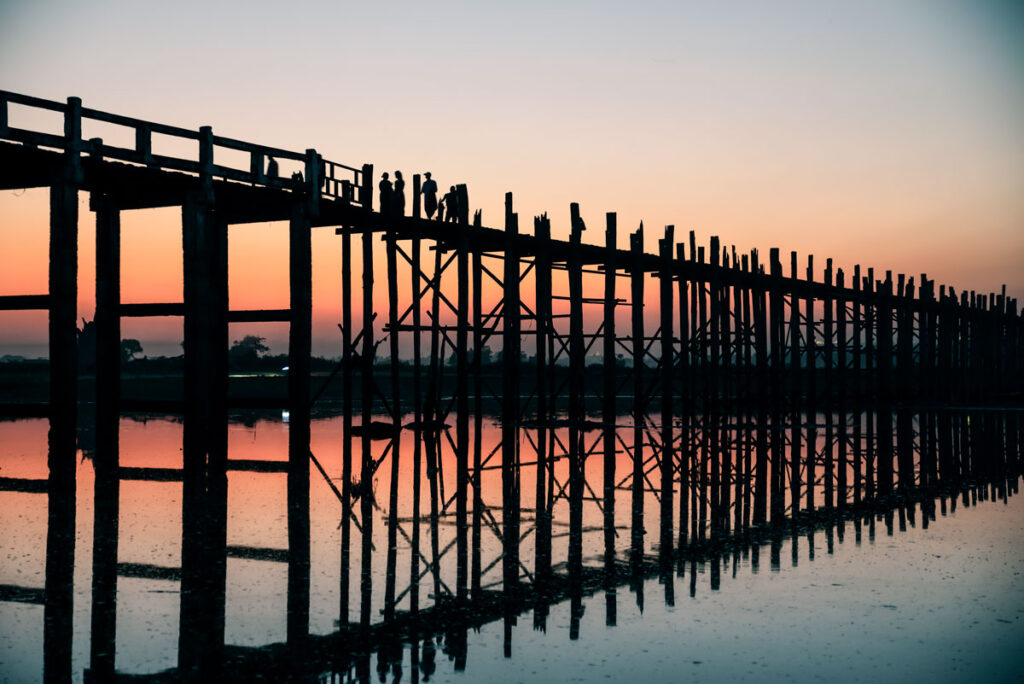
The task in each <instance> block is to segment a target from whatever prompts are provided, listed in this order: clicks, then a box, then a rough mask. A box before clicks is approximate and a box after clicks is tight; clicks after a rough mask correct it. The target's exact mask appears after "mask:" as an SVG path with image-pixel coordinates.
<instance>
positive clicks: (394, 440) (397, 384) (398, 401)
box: [384, 207, 404, 622]
mask: <svg viewBox="0 0 1024 684" xmlns="http://www.w3.org/2000/svg"><path fill="white" fill-rule="evenodd" d="M403 209H404V207H403ZM385 247H386V250H385V251H386V259H387V285H388V357H389V358H388V360H389V362H390V363H389V367H390V371H391V373H390V375H391V426H392V432H391V450H390V451H389V452H388V457H389V458H390V460H391V477H390V478H389V486H388V552H387V559H386V561H385V562H386V564H387V565H386V566H385V571H384V572H385V574H384V578H385V580H384V621H385V622H391V621H392V620H393V619H394V617H395V583H396V575H397V570H398V524H397V523H398V521H397V510H398V480H399V476H400V475H401V453H402V451H401V436H402V377H401V359H400V358H399V354H400V349H401V347H400V344H399V343H400V338H399V330H398V322H399V312H398V235H397V230H396V229H395V221H394V219H392V220H390V221H389V222H388V226H387V232H386V233H385Z"/></svg>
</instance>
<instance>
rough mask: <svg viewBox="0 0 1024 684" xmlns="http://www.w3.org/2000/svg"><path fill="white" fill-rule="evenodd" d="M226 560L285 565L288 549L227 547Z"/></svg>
mask: <svg viewBox="0 0 1024 684" xmlns="http://www.w3.org/2000/svg"><path fill="white" fill-rule="evenodd" d="M226 551H227V557H228V558H240V559H244V560H258V561H267V562H269V563H287V562H288V549H265V548H259V547H256V546H228V547H227V549H226Z"/></svg>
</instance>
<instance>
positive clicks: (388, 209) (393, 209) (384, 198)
mask: <svg viewBox="0 0 1024 684" xmlns="http://www.w3.org/2000/svg"><path fill="white" fill-rule="evenodd" d="M424 176H425V178H426V180H425V181H424V182H423V187H421V188H420V193H421V194H422V195H423V209H424V211H425V212H426V214H427V219H428V220H433V218H434V213H435V212H436V213H437V220H438V221H442V222H444V223H461V222H462V221H463V220H464V218H463V217H465V216H466V215H467V214H468V213H469V212H468V211H463V207H462V206H461V205H462V203H464V202H465V201H466V193H465V190H464V189H462V188H464V186H460V188H456V187H455V186H454V185H453V186H451V188H449V190H448V192H446V193H445V194H444V196H443V197H441V199H440V201H439V200H438V198H437V182H436V181H435V180H434V179H433V178H431V175H430V172H429V171H427V172H426V173H425V174H424ZM377 187H378V188H379V189H380V213H382V214H386V215H391V216H405V179H403V178H402V172H401V171H395V180H394V182H393V183H392V181H391V179H390V178H389V177H388V173H387V171H385V172H384V173H383V175H382V176H381V179H380V183H379V184H378V186H377ZM460 189H461V192H460Z"/></svg>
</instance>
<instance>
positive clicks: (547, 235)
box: [533, 215, 553, 585]
mask: <svg viewBox="0 0 1024 684" xmlns="http://www.w3.org/2000/svg"><path fill="white" fill-rule="evenodd" d="M533 232H534V237H535V238H536V241H537V250H536V256H535V257H534V286H535V288H536V305H537V308H536V313H537V326H536V327H537V380H536V381H537V482H536V485H537V486H536V493H535V506H536V516H537V541H536V543H535V547H534V549H535V554H536V561H535V563H536V572H537V582H538V583H539V584H540V585H543V584H544V583H545V582H546V581H548V580H549V579H550V572H551V509H550V508H549V507H548V505H547V504H548V501H547V500H548V495H547V479H548V473H549V469H550V465H549V452H548V438H549V434H548V422H549V420H550V416H551V410H552V408H553V407H551V406H549V402H548V398H549V392H550V388H549V380H550V369H549V368H548V363H549V360H550V359H549V356H548V348H549V345H550V344H551V332H552V329H553V328H552V319H551V252H550V245H551V222H550V221H549V220H548V217H547V215H544V216H539V217H537V218H536V219H534V222H533Z"/></svg>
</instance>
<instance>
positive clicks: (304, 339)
mask: <svg viewBox="0 0 1024 684" xmlns="http://www.w3.org/2000/svg"><path fill="white" fill-rule="evenodd" d="M310 228H311V225H310V220H309V216H308V215H307V213H306V210H305V208H304V207H303V206H302V205H300V204H298V203H296V204H295V206H293V208H292V216H291V222H290V224H289V229H288V234H289V252H288V254H289V264H290V265H289V291H290V292H291V302H290V304H291V305H290V309H291V325H290V326H289V329H288V409H289V420H288V643H289V644H292V645H300V644H302V643H303V642H304V641H305V639H306V637H307V636H308V635H309V564H310V558H309V554H310V537H309V535H310V528H309V435H310V431H309V420H310V411H309V399H310V393H309V377H310V354H311V351H312V349H311V343H312V311H313V290H312V287H313V281H312V246H311V241H310Z"/></svg>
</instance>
